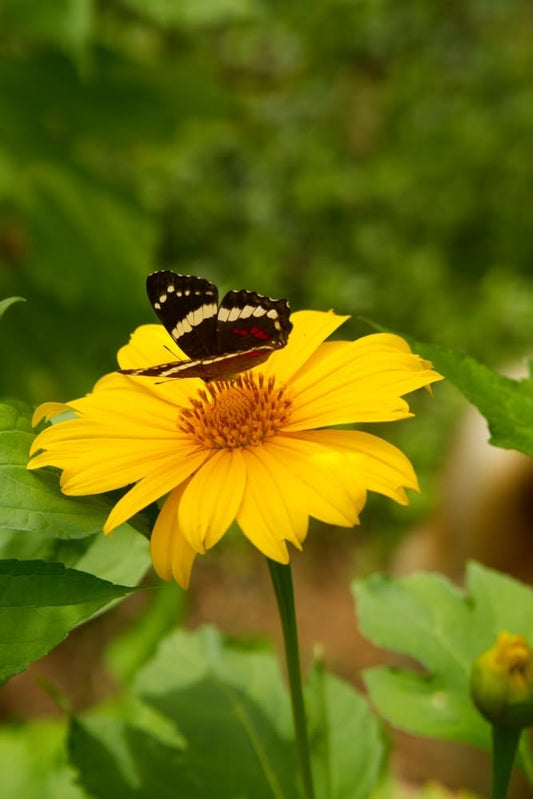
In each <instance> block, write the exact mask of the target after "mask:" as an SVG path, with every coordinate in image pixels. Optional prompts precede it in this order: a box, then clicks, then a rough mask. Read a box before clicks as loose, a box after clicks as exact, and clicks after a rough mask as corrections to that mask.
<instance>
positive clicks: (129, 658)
mask: <svg viewBox="0 0 533 799" xmlns="http://www.w3.org/2000/svg"><path fill="white" fill-rule="evenodd" d="M185 605H186V592H185V591H183V590H182V589H181V588H179V587H178V586H177V585H176V583H162V584H161V585H159V586H158V587H157V590H156V591H153V592H152V594H151V603H150V606H149V607H148V608H147V610H146V612H145V613H144V614H143V615H142V617H141V618H140V619H139V620H138V621H137V622H136V623H135V624H134V625H132V626H130V627H129V628H128V629H127V630H126V632H125V633H123V634H122V635H120V636H119V637H118V638H115V639H114V641H113V642H112V643H111V644H110V646H109V647H108V648H107V651H106V663H107V664H108V666H109V669H110V671H111V673H112V675H113V677H114V678H115V679H116V681H117V682H119V683H121V684H124V683H125V682H128V681H129V680H130V679H131V678H132V677H133V675H134V674H135V673H136V672H137V671H138V670H139V669H140V667H141V666H143V665H144V664H145V663H146V662H147V661H148V660H149V659H150V658H152V657H153V655H154V653H155V651H156V648H157V645H158V644H159V642H160V641H161V638H162V637H163V635H164V634H165V633H168V632H169V631H170V630H171V629H175V627H176V626H178V625H179V623H180V620H181V619H182V618H183V615H184V611H185Z"/></svg>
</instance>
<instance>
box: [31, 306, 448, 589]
mask: <svg viewBox="0 0 533 799" xmlns="http://www.w3.org/2000/svg"><path fill="white" fill-rule="evenodd" d="M346 318H347V317H342V316H337V315H336V314H334V313H332V312H329V313H323V312H318V311H300V312H297V313H294V314H293V315H292V317H291V319H292V322H293V325H294V328H293V331H292V333H291V335H290V337H289V341H288V344H287V346H286V347H285V348H284V349H281V350H278V351H276V352H274V353H273V354H272V355H271V356H270V358H269V359H268V361H266V362H265V363H263V364H262V365H260V366H257V367H255V368H254V369H252V370H250V371H247V372H243V373H241V374H239V375H238V376H237V377H236V378H235V379H234V380H232V381H226V382H211V383H207V384H206V383H204V382H203V381H202V380H200V379H199V378H188V379H181V380H168V381H166V382H160V381H158V379H157V378H151V377H137V376H135V377H133V376H129V375H124V374H120V373H118V372H114V373H112V374H108V375H106V376H105V377H103V378H102V379H101V380H100V381H99V382H98V383H97V384H96V385H95V387H94V389H93V391H92V393H90V394H88V395H87V396H85V397H82V398H81V399H76V400H73V401H72V402H67V403H64V404H63V403H45V404H44V405H41V406H40V407H39V408H38V409H37V411H36V412H35V416H34V424H36V423H38V422H40V421H41V420H43V419H45V418H46V419H47V420H50V419H51V418H53V417H55V416H57V415H59V414H60V413H63V412H64V411H66V410H70V411H71V412H73V414H74V418H66V419H63V420H61V419H60V420H58V421H57V422H56V423H55V424H52V425H50V426H49V427H47V428H46V429H44V430H43V431H42V432H41V433H40V434H39V435H37V437H36V439H35V441H34V444H33V447H32V455H33V457H32V459H31V460H30V462H29V464H28V468H30V469H36V468H39V467H41V466H55V467H57V468H59V469H61V470H62V475H61V489H62V491H63V492H64V493H65V494H70V495H82V494H96V493H100V492H103V491H110V490H111V489H117V488H123V487H125V486H129V488H128V490H127V491H126V492H125V494H124V495H123V496H122V498H121V499H120V500H119V501H118V502H117V503H116V505H115V506H114V508H113V509H112V511H111V513H110V514H109V517H108V519H107V521H106V523H105V525H104V533H111V532H112V530H114V529H115V528H116V527H118V526H119V525H121V524H122V523H123V522H125V521H127V520H128V519H130V518H131V517H132V516H133V515H134V514H136V513H137V512H138V511H140V510H142V509H143V508H145V507H146V506H147V505H149V504H150V503H152V502H154V501H156V500H159V499H161V498H162V497H166V499H165V500H164V502H163V504H162V507H161V510H160V512H159V516H158V518H157V521H156V523H155V526H154V529H153V532H152V537H151V554H152V560H153V565H154V568H155V571H156V572H157V574H158V575H159V576H160V577H162V578H163V579H164V580H172V579H174V580H176V581H177V582H178V583H179V584H180V585H181V586H183V587H187V586H188V584H189V579H190V574H191V568H192V565H193V561H194V559H195V557H196V555H198V554H204V553H205V552H206V550H208V549H210V548H211V547H213V546H214V545H215V544H216V543H217V541H219V540H220V538H222V536H223V535H224V533H225V532H226V531H227V530H228V528H229V526H230V525H231V524H232V522H233V521H234V520H236V521H237V523H238V525H239V527H240V529H241V530H242V532H243V533H244V534H245V536H247V537H248V538H249V539H250V541H251V542H252V543H253V544H254V545H255V546H256V547H257V549H259V550H260V551H261V552H262V553H263V554H264V555H266V556H267V557H268V558H270V559H272V560H274V561H277V562H279V563H288V561H289V550H288V548H287V542H290V543H291V544H293V545H294V546H295V547H296V548H298V549H301V548H302V542H303V541H304V539H305V536H306V533H307V529H308V524H309V517H310V516H314V517H315V518H317V519H321V520H322V521H324V522H326V523H328V524H333V525H341V526H346V527H350V526H352V525H354V524H357V523H358V518H359V513H360V511H361V509H362V508H363V506H364V504H365V499H366V493H367V491H369V490H370V491H377V492H379V493H381V494H385V495H386V496H388V497H391V498H392V499H394V500H396V501H397V502H399V503H402V504H406V503H407V497H406V494H405V489H406V488H409V489H416V488H417V480H416V476H415V473H414V471H413V468H412V466H411V463H410V462H409V460H408V459H407V458H406V457H405V455H403V453H402V452H400V451H399V450H398V449H397V448H396V447H394V446H392V445H391V444H389V443H387V442H386V441H384V440H383V439H381V438H378V437H377V436H374V435H371V434H370V433H368V432H361V431H357V430H352V429H332V428H333V427H334V426H335V425H350V424H352V423H357V422H365V423H366V422H385V421H393V420H396V419H404V418H406V417H408V416H411V415H412V414H411V413H410V412H409V407H408V405H407V403H406V401H405V400H403V399H402V395H404V394H406V393H408V392H410V391H413V390H415V389H417V388H420V387H422V386H428V385H429V384H430V383H432V382H434V381H436V380H439V379H441V376H440V375H439V374H437V373H436V372H435V371H433V370H432V368H431V364H430V363H428V362H427V361H424V360H423V359H422V358H420V357H419V356H417V355H415V354H413V353H412V352H411V350H410V349H409V347H408V345H407V344H406V342H405V341H404V340H403V339H401V338H399V337H398V336H395V335H390V334H386V333H377V334H373V335H369V336H365V337H363V338H360V339H357V340H356V341H329V342H328V341H325V339H326V338H327V337H328V336H329V335H330V334H331V333H332V332H333V331H334V330H336V328H338V327H339V325H341V324H342V322H344V321H345V319H346ZM167 342H168V334H167V332H166V331H165V329H164V328H163V327H162V326H161V325H156V324H154V325H143V326H141V327H139V328H138V329H137V330H136V331H135V332H134V333H133V335H132V337H131V339H130V342H129V343H128V344H127V345H126V346H125V347H123V348H122V349H121V350H120V351H119V353H118V361H119V364H120V366H121V368H123V369H129V368H137V367H143V366H146V367H148V366H152V365H154V364H158V363H165V362H167V361H168V351H167V349H166V344H167ZM70 416H72V414H70Z"/></svg>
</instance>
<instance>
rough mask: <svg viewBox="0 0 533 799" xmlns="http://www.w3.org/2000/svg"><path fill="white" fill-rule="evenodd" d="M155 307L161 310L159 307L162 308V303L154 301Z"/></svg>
mask: <svg viewBox="0 0 533 799" xmlns="http://www.w3.org/2000/svg"><path fill="white" fill-rule="evenodd" d="M154 308H155V309H156V310H157V311H159V309H160V308H161V305H160V304H159V303H158V302H154Z"/></svg>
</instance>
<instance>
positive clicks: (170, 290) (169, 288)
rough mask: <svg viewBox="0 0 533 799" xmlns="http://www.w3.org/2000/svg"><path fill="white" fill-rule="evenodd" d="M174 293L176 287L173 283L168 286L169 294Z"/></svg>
mask: <svg viewBox="0 0 533 799" xmlns="http://www.w3.org/2000/svg"><path fill="white" fill-rule="evenodd" d="M173 291H174V285H173V284H172V283H171V284H170V286H167V294H172V292H173Z"/></svg>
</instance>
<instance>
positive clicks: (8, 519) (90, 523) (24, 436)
mask: <svg viewBox="0 0 533 799" xmlns="http://www.w3.org/2000/svg"><path fill="white" fill-rule="evenodd" d="M33 439H34V433H33V432H32V429H31V425H30V422H29V419H28V411H27V409H24V408H23V407H22V406H18V405H16V404H15V403H9V404H8V403H5V404H0V529H8V530H28V531H31V532H33V533H39V534H41V535H47V536H53V537H54V538H81V537H83V536H86V535H90V534H91V533H94V532H97V531H101V530H102V526H103V523H104V521H105V519H106V517H107V514H108V513H109V507H108V506H106V505H105V504H104V502H102V501H101V500H94V499H84V498H80V499H72V498H70V497H65V496H63V495H62V494H61V492H60V490H59V484H58V479H57V475H56V474H55V473H53V472H52V471H50V470H47V471H40V472H38V473H37V472H30V471H28V469H27V468H26V466H27V463H28V460H29V451H30V445H31V443H32V441H33Z"/></svg>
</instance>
